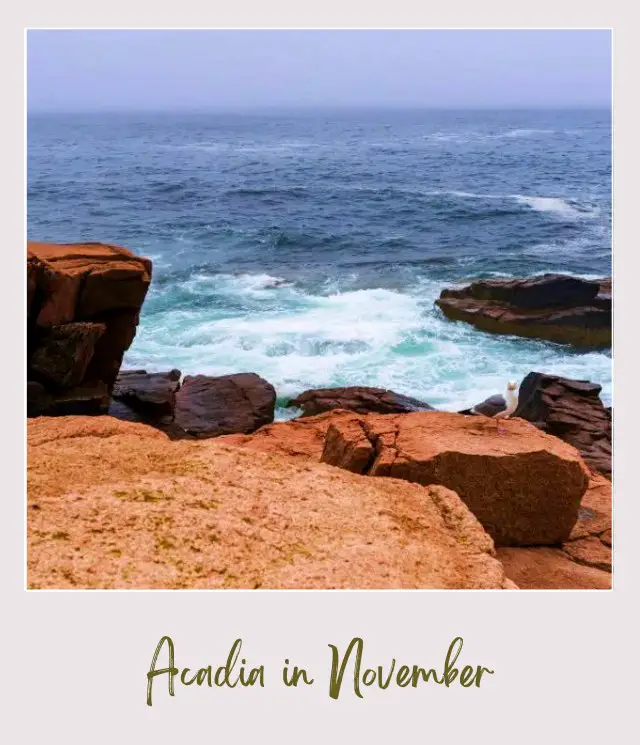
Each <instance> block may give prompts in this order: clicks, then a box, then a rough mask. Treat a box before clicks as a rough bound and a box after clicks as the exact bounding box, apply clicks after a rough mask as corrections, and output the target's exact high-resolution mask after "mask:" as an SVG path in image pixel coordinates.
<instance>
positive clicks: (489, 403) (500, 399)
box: [469, 380, 518, 428]
mask: <svg viewBox="0 0 640 745" xmlns="http://www.w3.org/2000/svg"><path fill="white" fill-rule="evenodd" d="M517 408H518V384H517V383H516V381H515V380H510V381H509V382H508V383H507V390H506V395H504V396H501V395H497V396H490V397H489V398H487V399H486V400H485V401H483V402H482V403H480V404H476V406H474V407H473V408H472V409H470V410H469V411H470V413H471V414H484V416H488V417H492V418H493V419H496V420H498V428H499V420H500V419H509V417H511V416H513V414H514V413H515V411H516V409H517Z"/></svg>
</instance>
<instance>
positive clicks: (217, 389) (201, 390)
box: [174, 373, 276, 438]
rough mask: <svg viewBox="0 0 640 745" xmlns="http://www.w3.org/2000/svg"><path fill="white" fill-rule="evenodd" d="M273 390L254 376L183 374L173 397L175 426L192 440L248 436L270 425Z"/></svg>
mask: <svg viewBox="0 0 640 745" xmlns="http://www.w3.org/2000/svg"><path fill="white" fill-rule="evenodd" d="M275 403H276V391H275V388H274V387H273V386H272V385H271V383H268V382H267V381H266V380H264V379H263V378H261V377H260V376H259V375H256V374H255V373H239V374H237V375H223V376H221V377H210V376H208V375H194V376H191V375H187V376H186V377H185V378H184V380H183V381H182V386H181V387H180V390H179V391H178V393H177V395H176V404H175V416H174V421H175V424H176V425H177V426H178V427H180V428H181V429H182V430H183V431H184V432H186V433H187V434H189V435H191V436H192V437H202V438H205V437H218V436H219V435H229V434H250V433H251V432H255V430H257V429H258V428H259V427H262V426H263V425H265V424H270V423H271V422H273V416H274V412H275Z"/></svg>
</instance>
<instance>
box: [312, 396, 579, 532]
mask: <svg viewBox="0 0 640 745" xmlns="http://www.w3.org/2000/svg"><path fill="white" fill-rule="evenodd" d="M367 441H368V443H369V446H368V447H367ZM322 461H323V462H325V463H329V464H331V465H335V466H339V467H341V468H345V469H346V470H350V471H356V472H359V473H364V474H368V475H369V476H391V477H394V478H400V479H405V480H407V481H411V482H416V483H420V484H424V485H427V484H441V485H443V486H446V487H447V488H449V489H452V490H454V491H455V492H457V493H458V494H459V495H460V497H461V498H462V500H463V501H464V502H465V504H466V505H467V506H468V507H469V509H470V510H471V511H472V512H473V514H474V515H475V516H476V517H477V518H478V520H479V521H480V522H481V523H482V525H483V526H484V527H485V529H486V530H487V532H488V533H489V534H490V535H491V536H492V537H493V538H494V540H495V541H496V543H497V544H498V545H554V544H560V543H562V542H563V541H564V540H566V539H567V538H568V537H569V535H570V533H571V530H572V528H573V527H574V525H575V523H576V521H577V518H578V510H579V507H580V500H581V498H582V496H583V494H584V493H585V491H586V488H587V485H588V482H589V473H588V471H587V469H586V468H585V465H584V463H583V461H582V458H581V457H580V454H579V453H578V452H577V451H576V450H575V448H573V447H571V446H570V445H567V444H566V443H564V442H562V441H560V440H558V439H557V438H555V437H551V436H549V435H546V434H544V433H543V432H540V431H539V430H538V429H537V428H536V427H534V426H533V425H531V424H529V423H528V422H525V421H523V420H522V419H510V420H508V421H504V422H502V423H501V424H500V428H498V424H497V422H496V421H495V420H493V419H490V418H488V417H484V416H476V417H465V416H462V415H460V414H451V413H447V412H436V411H434V412H424V413H414V414H404V415H399V416H395V415H392V416H380V415H375V414H370V415H367V416H365V417H357V416H356V415H354V416H353V418H352V419H350V420H347V421H344V420H343V421H340V422H336V423H335V424H332V425H331V426H330V427H329V429H328V430H327V436H326V440H325V448H324V451H323V454H322Z"/></svg>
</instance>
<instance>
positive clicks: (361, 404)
mask: <svg viewBox="0 0 640 745" xmlns="http://www.w3.org/2000/svg"><path fill="white" fill-rule="evenodd" d="M288 406H292V407H295V408H297V409H302V416H315V415H316V414H322V413H323V412H325V411H331V410H332V409H344V410H345V411H354V412H356V413H358V414H369V413H377V414H402V413H407V412H409V411H431V410H433V407H432V406H429V404H427V403H425V402H424V401H419V400H418V399H416V398H411V397H409V396H403V395H402V394H400V393H394V392H393V391H389V390H386V389H385V388H371V387H367V386H352V387H347V388H315V389H312V390H308V391H305V392H304V393H301V394H300V395H299V396H296V398H293V399H291V401H289V403H288Z"/></svg>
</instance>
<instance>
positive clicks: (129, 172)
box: [28, 111, 611, 416]
mask: <svg viewBox="0 0 640 745" xmlns="http://www.w3.org/2000/svg"><path fill="white" fill-rule="evenodd" d="M28 138H29V139H28V233H29V237H30V238H31V239H39V240H52V241H63V242H71V241H74V242H75V241H84V240H99V241H103V242H114V243H118V244H120V245H124V246H127V247H128V248H131V249H132V250H134V251H136V252H139V253H143V254H146V255H147V256H150V257H151V258H152V259H153V262H154V279H153V283H152V288H151V290H150V293H149V295H148V297H147V300H146V302H145V306H144V309H143V313H142V319H141V324H140V327H139V330H138V334H137V337H136V339H135V341H134V344H133V345H132V347H131V349H130V350H129V352H128V353H127V355H126V358H125V364H126V365H127V366H131V367H134V366H135V367H139V366H143V367H146V368H147V369H149V370H156V369H158V370H159V369H168V368H171V367H178V368H180V369H181V370H182V371H183V372H184V373H209V374H226V373H231V372H241V371H253V372H257V373H259V374H260V375H263V376H264V377H265V378H267V379H268V380H270V381H271V382H272V383H273V384H274V385H275V386H276V389H277V391H278V396H279V400H280V403H282V402H283V401H284V399H286V398H287V397H289V396H292V395H295V394H296V393H299V392H301V391H302V390H304V389H306V388H310V387H318V386H330V385H356V384H360V385H379V386H383V387H387V388H392V389H393V390H396V391H398V392H400V393H405V394H408V395H411V396H415V397H417V398H422V399H424V400H426V401H428V402H429V403H430V404H432V405H433V406H436V407H439V408H445V409H458V408H462V407H466V406H468V405H471V404H473V403H475V402H477V401H478V400H479V399H483V398H485V397H486V396H488V395H490V394H492V393H495V392H498V391H501V390H502V389H503V388H504V384H505V381H506V380H507V379H511V378H513V379H520V378H522V377H523V376H524V375H526V374H527V373H528V372H530V371H531V370H538V371H543V372H547V373H552V374H561V375H566V376H568V377H572V378H588V379H590V380H592V381H595V382H598V383H600V384H602V386H603V398H604V399H605V400H606V401H607V403H610V401H611V355H610V354H609V353H608V352H584V351H580V350H570V349H567V348H565V347H562V346H560V345H556V344H552V343H547V342H538V341H532V340H525V339H518V338H511V337H498V336H491V335H487V334H484V333H482V332H479V331H476V330H474V329H472V328H470V327H468V326H466V325H464V324H459V323H453V322H449V321H447V320H446V319H444V318H443V316H442V315H441V314H440V312H439V311H438V310H437V309H436V308H434V306H433V301H434V299H435V298H436V297H437V296H438V294H439V292H440V290H441V289H442V288H443V287H446V286H449V285H450V284H452V283H456V282H462V281H465V282H466V281H469V280H472V279H475V278H479V277H491V276H505V277H509V276H524V275H531V274H539V273H543V272H548V271H559V272H565V273H571V274H577V275H581V276H590V277H599V276H604V275H608V274H610V273H611V130H610V115H609V112H608V111H540V112H525V111H517V112H508V111H501V112H451V111H449V112H437V111H436V112H433V111H432V112H425V111H423V112H419V111H395V112H389V111H387V112H382V111H360V112H355V111H352V112H345V111H342V112H330V111H325V112H306V113H289V114H284V113H279V114H276V113H271V114H268V115H266V114H262V115H258V114H254V115H249V114H247V115H242V116H240V115H213V114H212V115H207V114H199V115H181V116H177V115H161V114H158V115H144V116H142V115H140V116H134V115H109V116H105V115H91V116H69V115H64V116H62V115H48V116H37V117H30V118H29V123H28ZM279 414H280V415H281V416H287V415H288V412H286V411H283V410H282V409H281V410H280V412H279Z"/></svg>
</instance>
